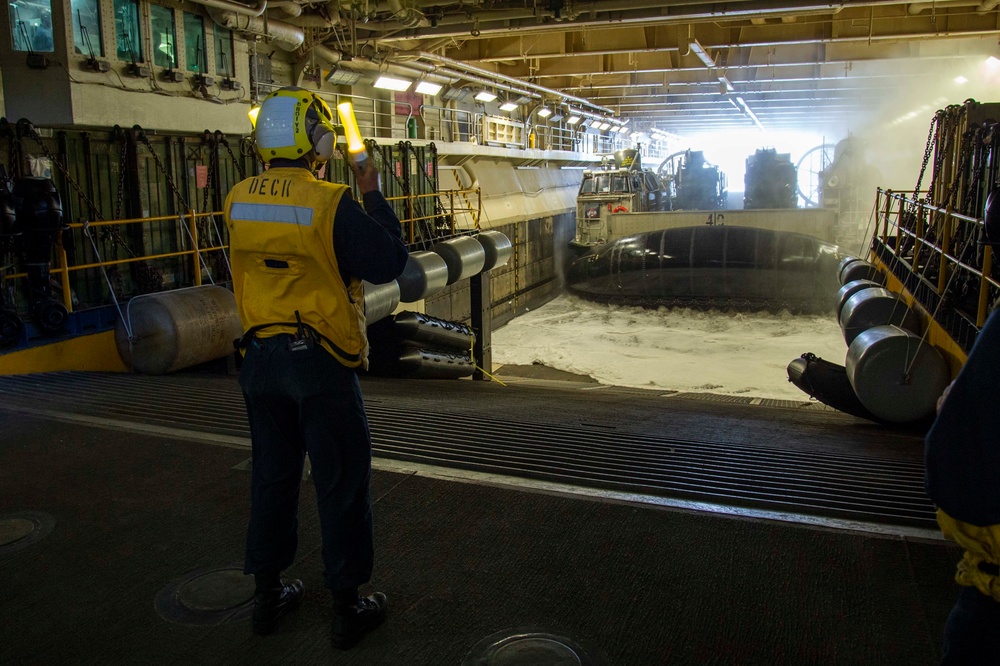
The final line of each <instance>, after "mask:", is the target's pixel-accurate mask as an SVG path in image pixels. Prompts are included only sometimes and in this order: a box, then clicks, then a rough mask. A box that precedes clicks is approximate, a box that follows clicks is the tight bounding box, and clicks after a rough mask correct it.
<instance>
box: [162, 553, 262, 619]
mask: <svg viewBox="0 0 1000 666" xmlns="http://www.w3.org/2000/svg"><path fill="white" fill-rule="evenodd" d="M253 592H254V582H253V577H251V576H245V575H244V574H243V567H242V566H241V565H237V564H231V565H226V566H221V567H208V568H204V569H198V570H196V571H192V572H190V573H187V574H185V575H184V576H181V577H180V578H178V579H176V580H174V581H172V582H171V583H170V584H169V585H167V586H166V587H165V588H163V589H162V590H161V591H160V593H159V594H158V595H156V611H157V612H158V613H159V614H160V615H161V616H162V617H163V618H165V619H167V620H170V621H171V622H177V623H179V624H195V625H216V624H224V623H226V622H233V621H236V620H240V619H243V618H246V617H249V616H250V613H251V612H252V611H253Z"/></svg>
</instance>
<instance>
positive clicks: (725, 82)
mask: <svg viewBox="0 0 1000 666" xmlns="http://www.w3.org/2000/svg"><path fill="white" fill-rule="evenodd" d="M719 83H721V84H722V92H724V93H726V92H733V91H734V90H736V88H734V87H733V84H732V82H731V81H730V80H729V79H727V78H726V77H725V76H720V77H719Z"/></svg>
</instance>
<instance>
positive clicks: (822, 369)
mask: <svg viewBox="0 0 1000 666" xmlns="http://www.w3.org/2000/svg"><path fill="white" fill-rule="evenodd" d="M788 381H790V382H791V383H792V384H795V386H796V387H798V388H800V389H802V390H803V391H804V392H805V393H806V394H807V395H809V396H810V397H813V398H815V399H817V400H819V401H820V402H822V403H823V404H824V405H828V406H830V407H833V408H834V409H836V410H839V411H841V412H844V413H845V414H850V415H851V416H857V417H859V418H862V419H868V420H870V421H876V422H881V419H879V418H878V417H877V416H875V415H874V414H872V413H871V412H870V411H868V409H867V408H866V407H865V406H864V405H863V404H862V403H861V400H860V399H859V398H858V395H857V394H856V393H855V392H854V387H853V386H851V381H850V379H848V377H847V368H845V367H844V366H842V365H837V364H836V363H831V362H830V361H826V360H824V359H821V358H819V357H818V356H816V355H815V354H813V353H811V352H806V353H805V354H803V355H802V356H800V357H799V358H797V359H795V360H794V361H792V362H791V363H789V364H788Z"/></svg>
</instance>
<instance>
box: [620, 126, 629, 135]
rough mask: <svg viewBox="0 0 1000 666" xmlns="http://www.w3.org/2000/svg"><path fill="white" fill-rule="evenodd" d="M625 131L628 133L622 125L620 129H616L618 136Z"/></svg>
mask: <svg viewBox="0 0 1000 666" xmlns="http://www.w3.org/2000/svg"><path fill="white" fill-rule="evenodd" d="M627 131H628V128H627V127H625V126H624V125H622V126H621V127H619V128H618V133H619V134H624V133H625V132H627Z"/></svg>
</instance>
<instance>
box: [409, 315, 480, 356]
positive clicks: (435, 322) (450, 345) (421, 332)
mask: <svg viewBox="0 0 1000 666" xmlns="http://www.w3.org/2000/svg"><path fill="white" fill-rule="evenodd" d="M393 328H394V329H395V331H394V332H395V333H396V335H397V336H398V338H399V339H400V340H409V341H412V342H415V343H419V344H421V345H423V346H427V347H433V348H435V349H451V350H457V351H466V352H467V351H468V350H470V349H472V342H473V340H474V339H475V335H474V334H473V332H472V329H471V328H469V327H468V326H466V325H465V324H462V323H460V322H454V321H446V320H444V319H438V318H437V317H432V316H430V315H427V314H424V313H422V312H410V311H404V312H399V313H397V314H396V316H395V317H394V318H393Z"/></svg>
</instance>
